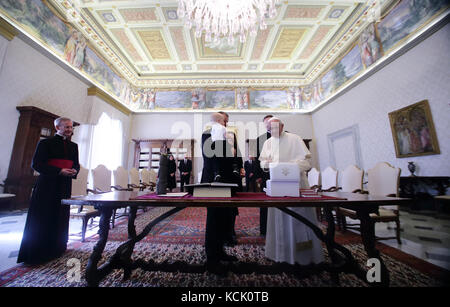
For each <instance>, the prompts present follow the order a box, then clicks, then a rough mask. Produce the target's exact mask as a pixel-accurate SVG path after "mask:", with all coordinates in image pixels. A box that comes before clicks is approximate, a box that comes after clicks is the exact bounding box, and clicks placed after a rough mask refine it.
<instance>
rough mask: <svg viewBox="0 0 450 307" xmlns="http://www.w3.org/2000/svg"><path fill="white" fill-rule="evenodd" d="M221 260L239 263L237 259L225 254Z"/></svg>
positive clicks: (221, 256) (220, 257)
mask: <svg viewBox="0 0 450 307" xmlns="http://www.w3.org/2000/svg"><path fill="white" fill-rule="evenodd" d="M219 259H220V260H222V261H227V262H236V261H238V258H237V257H235V256H231V255H228V254H226V253H223V254H222V255H220V256H219Z"/></svg>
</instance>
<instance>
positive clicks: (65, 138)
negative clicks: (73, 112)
mask: <svg viewBox="0 0 450 307" xmlns="http://www.w3.org/2000/svg"><path fill="white" fill-rule="evenodd" d="M56 134H57V135H59V136H60V137H62V138H63V140H64V141H65V140H67V137H66V136H65V135H63V134H62V133H59V132H58V131H57V132H56Z"/></svg>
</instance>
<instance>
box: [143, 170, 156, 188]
mask: <svg viewBox="0 0 450 307" xmlns="http://www.w3.org/2000/svg"><path fill="white" fill-rule="evenodd" d="M140 173H141V185H143V186H144V189H146V188H149V189H150V190H152V191H153V189H154V187H155V186H156V179H155V175H156V172H155V171H153V170H148V169H146V168H143V169H142V170H141V171H140Z"/></svg>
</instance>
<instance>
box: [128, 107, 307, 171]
mask: <svg viewBox="0 0 450 307" xmlns="http://www.w3.org/2000/svg"><path fill="white" fill-rule="evenodd" d="M271 114H273V115H275V116H277V117H280V118H281V119H282V120H283V122H284V123H285V130H288V131H289V132H292V133H295V134H298V135H300V136H301V137H303V138H306V139H311V138H312V137H313V130H312V124H311V116H310V115H298V114H275V113H271ZM210 115H211V113H200V114H186V113H157V114H134V115H133V118H132V121H131V132H130V136H131V138H130V139H162V138H168V139H173V138H180V139H195V146H196V148H195V157H196V158H195V160H194V176H195V178H196V176H197V174H198V172H199V171H201V168H202V166H203V161H202V158H201V148H200V146H201V134H202V131H203V130H204V127H205V125H207V124H208V123H209V122H210ZM265 115H266V114H262V113H259V114H242V113H240V114H238V113H231V112H230V113H229V116H230V118H229V120H230V121H229V123H228V125H229V126H236V127H238V133H237V134H238V138H239V139H240V140H241V143H239V148H240V150H241V151H242V154H243V155H245V154H244V148H245V145H244V144H245V143H244V144H242V142H245V139H246V138H249V137H250V138H256V137H257V136H259V135H260V134H262V133H264V132H265V128H264V126H263V124H262V119H263V117H264V116H265ZM252 127H253V128H254V130H251V128H252ZM246 131H254V132H253V135H252V134H251V133H249V132H246ZM241 136H245V137H244V138H241ZM129 150H130V151H129V155H128V156H129V161H128V167H129V168H131V167H132V163H133V155H134V142H132V141H131V142H130V147H129ZM312 153H313V155H314V153H315V150H314V149H313V150H312Z"/></svg>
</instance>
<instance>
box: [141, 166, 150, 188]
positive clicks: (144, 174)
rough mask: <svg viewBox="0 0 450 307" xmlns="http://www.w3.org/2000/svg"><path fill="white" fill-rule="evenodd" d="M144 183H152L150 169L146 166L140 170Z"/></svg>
mask: <svg viewBox="0 0 450 307" xmlns="http://www.w3.org/2000/svg"><path fill="white" fill-rule="evenodd" d="M140 173H141V180H142V183H147V184H148V183H150V171H149V170H148V169H146V168H143V169H141V170H140Z"/></svg>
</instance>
